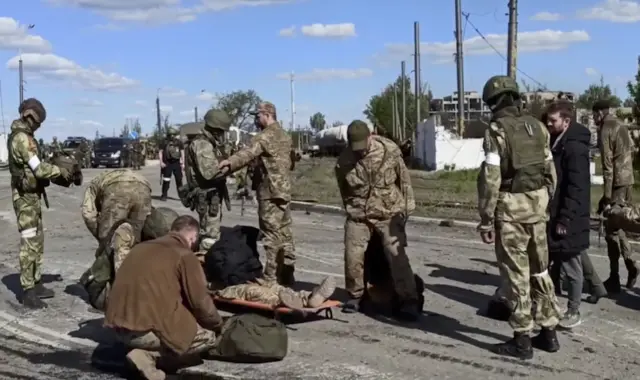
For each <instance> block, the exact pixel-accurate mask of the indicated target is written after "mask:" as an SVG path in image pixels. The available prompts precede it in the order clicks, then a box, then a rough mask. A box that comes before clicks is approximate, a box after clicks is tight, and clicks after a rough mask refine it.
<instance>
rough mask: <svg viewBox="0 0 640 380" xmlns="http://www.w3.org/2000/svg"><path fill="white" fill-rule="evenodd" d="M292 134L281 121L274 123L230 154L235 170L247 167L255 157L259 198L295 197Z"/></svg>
mask: <svg viewBox="0 0 640 380" xmlns="http://www.w3.org/2000/svg"><path fill="white" fill-rule="evenodd" d="M290 153H291V137H290V136H289V135H288V134H287V132H286V131H285V130H284V129H282V127H281V126H280V124H278V123H273V124H271V125H269V126H268V127H266V128H265V129H263V130H262V131H261V132H260V133H258V134H257V135H255V136H253V138H252V139H251V142H250V143H249V146H247V147H246V148H244V149H241V150H240V151H238V152H236V153H235V154H234V155H233V156H231V157H229V163H230V164H231V171H232V172H233V171H236V170H238V169H240V168H243V167H245V166H247V165H249V163H251V161H253V160H254V159H255V160H256V167H255V170H254V172H253V176H252V178H251V181H252V184H253V187H254V188H255V189H256V193H257V196H258V199H260V200H263V199H283V200H285V201H291V155H290Z"/></svg>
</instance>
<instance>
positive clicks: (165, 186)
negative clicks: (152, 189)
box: [160, 181, 171, 201]
mask: <svg viewBox="0 0 640 380" xmlns="http://www.w3.org/2000/svg"><path fill="white" fill-rule="evenodd" d="M169 186H171V183H170V182H164V181H163V182H162V196H161V197H160V200H161V201H166V200H167V194H169Z"/></svg>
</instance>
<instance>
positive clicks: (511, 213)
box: [477, 107, 557, 231]
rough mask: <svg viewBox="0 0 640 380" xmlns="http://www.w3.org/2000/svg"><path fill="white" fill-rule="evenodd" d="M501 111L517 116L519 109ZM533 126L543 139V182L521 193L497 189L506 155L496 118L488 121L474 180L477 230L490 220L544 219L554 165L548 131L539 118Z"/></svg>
mask: <svg viewBox="0 0 640 380" xmlns="http://www.w3.org/2000/svg"><path fill="white" fill-rule="evenodd" d="M503 111H504V112H505V113H506V112H510V113H511V114H509V116H511V117H513V116H516V117H517V116H518V115H521V113H520V112H522V111H518V110H517V108H516V107H508V108H507V109H505V110H503ZM496 116H498V117H499V115H496ZM494 120H495V119H494ZM535 127H536V128H540V129H541V131H542V133H543V134H544V135H545V136H546V141H547V142H546V144H545V149H544V151H543V152H540V154H541V155H544V157H545V166H546V167H545V171H546V173H547V175H546V177H545V182H546V186H545V187H543V188H541V189H538V190H533V191H528V192H525V193H511V192H505V191H500V186H501V185H502V180H503V175H504V173H502V168H503V167H504V166H505V165H502V164H503V163H504V161H506V160H509V159H510V157H509V155H508V153H507V141H506V134H505V132H504V130H503V129H502V128H501V127H500V126H499V124H498V123H496V122H491V123H490V126H489V128H487V130H486V132H485V136H484V141H483V148H484V154H485V160H484V162H483V163H482V166H481V167H480V172H479V173H478V181H477V187H478V212H479V214H480V219H481V222H480V225H479V227H478V228H479V229H480V230H485V231H490V230H493V228H494V220H499V221H505V222H514V223H538V222H541V221H546V220H548V213H547V206H548V203H549V199H550V197H551V196H552V194H554V192H555V188H556V184H557V177H556V169H555V166H554V163H553V156H552V154H551V147H550V145H549V142H550V136H549V131H548V130H547V128H546V127H545V126H544V125H543V124H542V123H541V122H538V125H537V126H535Z"/></svg>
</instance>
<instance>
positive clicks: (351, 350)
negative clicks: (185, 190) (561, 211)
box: [0, 168, 640, 380]
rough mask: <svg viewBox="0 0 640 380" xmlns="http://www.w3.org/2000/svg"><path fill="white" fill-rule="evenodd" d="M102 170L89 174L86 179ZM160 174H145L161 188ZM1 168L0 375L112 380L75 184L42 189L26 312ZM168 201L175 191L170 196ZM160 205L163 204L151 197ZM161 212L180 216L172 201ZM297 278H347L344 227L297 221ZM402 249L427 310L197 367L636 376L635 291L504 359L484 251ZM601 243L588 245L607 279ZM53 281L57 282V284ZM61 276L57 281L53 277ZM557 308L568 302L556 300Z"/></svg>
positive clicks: (446, 236) (223, 373)
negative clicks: (417, 317) (44, 293)
mask: <svg viewBox="0 0 640 380" xmlns="http://www.w3.org/2000/svg"><path fill="white" fill-rule="evenodd" d="M99 171H100V169H96V170H88V171H87V172H86V178H87V180H88V179H90V178H91V177H92V176H95V175H96V173H98V172H99ZM157 171H158V169H157V168H146V169H144V173H146V174H147V175H148V177H149V178H150V179H151V180H152V183H153V184H154V186H156V188H155V189H154V192H155V194H157V190H158V189H157V187H158V174H157ZM7 174H8V173H6V172H0V219H1V220H0V278H1V279H2V284H0V352H1V353H0V378H2V379H71V378H73V379H115V378H117V377H115V376H113V375H108V374H103V373H99V372H96V371H95V370H93V369H92V368H91V367H90V366H89V365H88V360H89V356H90V355H91V353H92V351H93V350H94V348H95V347H96V346H97V344H98V343H97V342H102V343H108V342H109V341H110V335H109V334H108V333H107V332H106V331H104V330H103V329H102V328H101V327H100V326H101V316H100V315H98V314H94V313H92V312H90V311H89V308H88V306H87V304H86V303H85V302H84V301H83V300H82V299H81V297H80V296H79V294H80V292H78V291H77V288H76V287H74V286H73V284H74V282H75V280H76V279H77V278H78V277H79V276H80V275H81V273H82V272H83V271H84V270H85V268H86V267H87V266H88V265H89V264H90V261H91V259H92V255H93V252H94V249H95V246H96V243H95V242H94V241H93V240H92V238H91V237H90V235H89V233H88V232H87V230H86V228H85V226H84V224H83V222H82V219H81V217H80V214H79V205H80V202H81V197H82V191H83V189H82V188H71V189H61V188H57V187H55V186H52V187H51V188H50V189H49V199H50V201H51V208H50V209H49V210H47V211H45V216H44V218H45V221H44V223H45V228H46V258H45V269H46V270H45V272H46V273H47V274H48V275H50V276H47V279H50V280H52V281H53V282H51V283H50V286H53V288H54V289H55V290H56V292H57V297H56V298H54V299H53V300H51V301H50V302H49V304H50V307H49V308H48V309H46V310H41V311H35V312H34V311H30V312H26V311H24V310H23V309H22V308H21V306H20V304H19V303H18V302H17V301H16V298H15V295H14V292H16V291H17V288H18V278H17V275H16V272H17V265H18V262H17V257H16V252H17V247H18V233H17V231H16V227H15V222H14V217H13V212H12V206H11V203H10V198H9V186H8V177H7ZM171 191H172V192H173V194H175V189H172V190H171ZM154 202H155V203H156V204H158V203H159V202H156V201H154ZM166 205H168V206H170V207H175V208H176V209H177V210H180V207H181V206H180V204H179V202H178V201H175V200H169V201H168V202H166ZM238 209H239V207H236V208H235V209H234V210H233V211H232V212H231V213H230V214H227V215H225V219H224V221H225V224H226V225H230V226H233V225H236V224H255V222H256V214H255V210H254V209H248V210H247V212H246V213H245V216H244V217H241V216H240V215H239V210H238ZM294 221H295V223H294V226H295V227H294V234H295V238H296V249H297V253H298V256H299V263H298V279H299V280H301V281H305V282H311V283H317V282H318V281H319V280H320V279H321V278H322V277H324V276H326V275H333V276H336V277H337V278H338V279H339V280H340V281H339V283H342V278H343V276H342V267H343V264H342V247H343V246H342V238H343V233H342V223H343V220H342V218H340V217H337V216H330V215H306V214H305V213H303V212H299V213H295V214H294ZM408 233H409V237H410V242H409V254H410V257H411V261H412V264H413V267H414V270H415V271H416V272H418V273H419V274H420V275H421V276H422V277H423V278H424V279H425V280H426V283H427V288H428V290H427V292H426V299H427V302H426V305H425V315H424V317H423V318H422V320H421V321H420V322H418V323H415V324H410V325H404V326H402V325H398V324H394V323H390V322H389V321H384V320H380V321H379V320H374V319H371V318H368V317H365V316H362V315H353V314H342V313H341V312H340V311H337V312H336V313H335V315H334V316H335V318H336V319H334V320H324V321H315V322H309V323H304V324H297V325H294V326H291V328H292V329H291V330H290V352H289V355H288V357H287V358H286V359H285V360H284V361H282V362H279V363H271V364H263V365H237V364H228V363H220V362H207V363H205V364H203V365H200V366H199V367H197V368H196V369H197V370H200V371H204V372H206V373H208V374H209V377H208V378H210V379H236V378H239V379H266V378H270V379H376V380H378V379H392V378H393V379H425V378H442V379H449V378H450V379H463V378H480V379H507V378H513V377H516V378H527V377H536V378H543V379H606V378H610V379H619V378H632V377H635V376H636V373H637V372H638V371H640V363H639V362H638V359H637V356H638V354H639V353H640V329H638V322H637V320H638V318H637V314H636V313H637V309H638V308H640V300H639V299H638V296H637V295H636V294H635V293H631V294H625V295H623V296H621V297H620V299H619V300H608V299H607V300H603V301H601V302H600V304H598V305H597V306H593V305H589V304H585V305H584V306H583V315H584V319H585V321H584V323H583V325H581V326H580V327H578V328H577V329H575V331H574V332H573V333H565V334H562V335H561V337H560V339H561V341H560V342H561V345H562V350H561V351H560V352H559V353H557V354H553V355H551V354H545V353H537V355H536V357H535V358H534V360H532V361H529V362H521V361H518V360H511V359H508V358H499V357H496V356H495V355H493V354H492V353H490V352H489V351H488V350H487V346H488V345H490V344H493V343H497V342H499V341H501V340H503V339H506V338H507V335H509V334H510V332H509V329H508V326H507V325H506V324H504V323H500V322H496V321H493V320H490V319H487V318H485V317H482V316H480V315H478V310H479V309H481V308H482V307H483V306H484V305H485V304H486V302H487V299H488V297H489V295H491V294H492V293H493V290H494V289H495V286H496V285H497V284H498V276H497V270H496V269H495V268H494V267H493V265H492V264H491V262H492V260H493V253H492V250H491V247H489V246H485V245H483V244H481V243H479V241H478V239H477V238H476V236H475V234H473V233H472V232H471V231H469V230H464V229H451V228H445V227H435V226H418V225H415V226H414V225H410V227H409V231H408ZM602 251H603V250H602V248H597V247H596V249H593V250H592V252H593V254H594V255H598V256H594V260H595V261H596V266H597V267H598V269H599V270H600V273H602V274H606V271H605V269H606V265H607V262H606V259H605V258H604V257H603V256H601V255H602V253H603V252H602ZM54 275H60V277H61V280H60V279H56V278H55V276H54ZM56 280H60V281H56ZM562 302H563V304H564V303H565V302H566V301H565V300H564V299H563V300H562Z"/></svg>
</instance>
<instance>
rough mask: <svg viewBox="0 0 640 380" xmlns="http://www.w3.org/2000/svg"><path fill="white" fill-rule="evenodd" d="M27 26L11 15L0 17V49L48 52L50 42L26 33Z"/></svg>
mask: <svg viewBox="0 0 640 380" xmlns="http://www.w3.org/2000/svg"><path fill="white" fill-rule="evenodd" d="M28 31H29V28H28V27H27V26H25V25H21V24H19V23H18V22H17V21H16V20H15V19H13V18H11V17H0V50H15V51H18V50H21V51H23V52H37V53H48V52H50V51H51V43H50V42H49V41H47V40H45V39H44V38H42V37H40V36H38V35H35V34H29V33H28Z"/></svg>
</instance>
